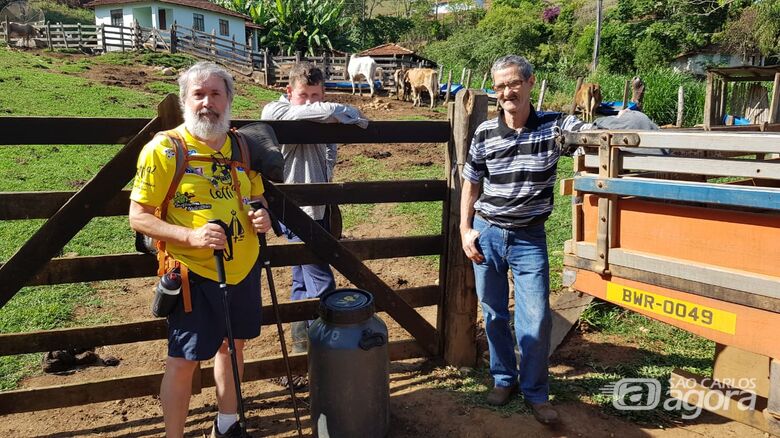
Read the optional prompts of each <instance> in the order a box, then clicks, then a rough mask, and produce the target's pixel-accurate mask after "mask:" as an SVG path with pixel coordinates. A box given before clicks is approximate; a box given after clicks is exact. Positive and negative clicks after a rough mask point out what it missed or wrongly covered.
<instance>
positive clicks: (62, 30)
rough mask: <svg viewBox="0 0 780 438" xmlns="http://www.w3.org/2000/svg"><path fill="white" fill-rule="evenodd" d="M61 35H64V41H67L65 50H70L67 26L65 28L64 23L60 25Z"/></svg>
mask: <svg viewBox="0 0 780 438" xmlns="http://www.w3.org/2000/svg"><path fill="white" fill-rule="evenodd" d="M60 33H61V34H62V40H63V41H65V48H66V49H69V47H68V34H66V33H65V26H63V24H62V23H60Z"/></svg>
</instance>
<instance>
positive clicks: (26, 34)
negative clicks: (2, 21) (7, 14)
mask: <svg viewBox="0 0 780 438" xmlns="http://www.w3.org/2000/svg"><path fill="white" fill-rule="evenodd" d="M8 36H9V37H10V38H21V39H23V40H24V45H25V46H27V47H29V46H30V40H31V39H32V38H34V37H37V36H40V37H44V36H45V34H44V33H43V30H38V29H36V28H35V26H33V25H32V24H22V23H15V22H13V21H12V22H9V23H8Z"/></svg>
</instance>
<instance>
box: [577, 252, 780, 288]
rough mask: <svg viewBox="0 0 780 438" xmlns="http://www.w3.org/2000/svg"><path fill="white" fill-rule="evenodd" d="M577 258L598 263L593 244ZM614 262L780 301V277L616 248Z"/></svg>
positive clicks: (612, 253)
mask: <svg viewBox="0 0 780 438" xmlns="http://www.w3.org/2000/svg"><path fill="white" fill-rule="evenodd" d="M576 247H577V249H576V251H577V255H578V256H580V257H583V258H586V259H590V260H594V261H596V260H597V257H596V247H595V246H594V245H593V244H590V243H586V242H579V243H577V244H576ZM611 255H613V256H614V258H612V259H611V260H612V261H613V262H614V263H615V264H616V265H619V266H623V267H626V268H633V269H641V270H643V271H647V272H654V273H657V274H664V275H670V276H674V277H679V278H684V279H686V280H691V281H695V282H699V283H709V284H712V285H714V286H720V287H724V288H728V289H733V290H738V291H742V292H745V293H750V294H756V295H762V296H765V297H769V298H775V299H778V300H780V289H779V288H778V286H780V276H768V275H756V274H750V273H749V272H745V271H739V270H734V269H724V268H723V267H721V266H718V265H712V264H705V263H699V262H695V261H692V260H687V259H682V258H674V257H668V256H658V255H655V254H649V253H645V252H638V251H631V250H627V249H623V248H613V249H612V250H611Z"/></svg>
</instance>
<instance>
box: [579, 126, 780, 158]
mask: <svg viewBox="0 0 780 438" xmlns="http://www.w3.org/2000/svg"><path fill="white" fill-rule="evenodd" d="M610 132H611V133H612V145H613V146H628V145H629V143H631V145H632V147H638V148H640V149H643V148H650V149H696V150H703V151H721V152H739V153H742V154H744V155H747V154H750V153H780V134H774V133H766V132H763V133H757V132H739V131H738V130H737V129H727V130H724V131H718V132H706V131H698V130H667V129H662V130H658V131H636V132H622V131H610ZM603 133H604V131H585V132H568V133H564V138H565V142H566V143H567V144H577V145H590V146H598V144H599V137H600V136H601V135H602V134H603ZM634 138H635V139H637V141H636V142H635V141H634V140H633V139H634ZM629 140H630V141H629ZM627 142H628V143H627ZM637 152H641V150H640V151H637Z"/></svg>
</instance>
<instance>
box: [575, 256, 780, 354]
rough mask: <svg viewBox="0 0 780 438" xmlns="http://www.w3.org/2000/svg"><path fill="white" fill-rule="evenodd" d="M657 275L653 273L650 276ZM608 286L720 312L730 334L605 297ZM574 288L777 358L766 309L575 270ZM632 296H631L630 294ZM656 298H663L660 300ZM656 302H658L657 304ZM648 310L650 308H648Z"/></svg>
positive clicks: (775, 318) (773, 322) (773, 319)
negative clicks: (728, 320) (730, 324)
mask: <svg viewBox="0 0 780 438" xmlns="http://www.w3.org/2000/svg"><path fill="white" fill-rule="evenodd" d="M654 275H657V274H654ZM608 283H612V284H614V285H615V286H616V287H620V288H630V289H633V290H639V291H643V292H649V293H651V294H655V295H656V300H654V302H658V303H659V304H660V303H661V301H664V300H665V301H668V302H672V303H674V302H682V303H684V306H685V308H693V306H698V308H709V309H714V310H716V311H719V312H721V314H722V315H724V317H725V316H726V315H729V316H730V317H731V318H733V321H734V325H733V327H732V328H733V329H734V332H733V334H732V333H729V332H728V331H725V330H721V329H718V328H716V327H710V326H704V325H701V324H694V323H692V322H689V320H680V319H678V318H675V317H674V316H672V315H671V314H666V313H662V312H660V309H662V307H660V306H659V305H656V306H654V307H653V306H650V305H649V304H648V301H644V304H642V303H640V304H636V303H634V302H633V301H632V302H631V303H628V302H625V301H624V300H623V298H622V296H620V297H616V298H614V299H613V298H610V297H608V296H607V285H608ZM573 287H574V289H576V290H578V291H581V292H585V293H588V294H591V295H593V296H595V297H596V298H600V299H602V300H605V301H609V302H612V303H614V304H617V305H619V306H622V307H626V308H627V309H630V310H631V311H634V312H637V313H641V314H643V315H645V316H647V317H649V318H653V319H657V320H659V321H661V322H664V323H667V324H670V325H673V326H675V327H679V328H681V329H682V330H686V331H689V332H691V333H693V334H696V335H699V336H702V337H705V338H707V339H710V340H712V341H715V342H717V343H720V344H724V345H731V346H734V347H738V348H741V349H743V350H747V351H752V352H754V353H758V354H762V355H764V356H769V357H776V356H778V355H780V346H779V345H778V342H777V338H776V337H775V336H774V333H777V331H778V330H780V313H774V312H768V311H766V310H761V309H756V308H751V307H746V306H742V305H739V304H734V303H730V302H726V301H722V300H719V299H712V298H708V297H705V296H702V295H700V294H698V295H697V294H691V293H687V292H683V291H680V290H677V289H669V288H664V287H659V286H655V285H652V284H648V283H645V282H640V281H635V280H630V279H628V278H623V277H618V276H617V275H616V274H615V273H613V274H612V275H611V276H607V277H604V276H601V275H599V274H597V273H595V272H591V271H586V270H582V269H580V270H577V272H576V280H575V282H574V285H573ZM632 295H633V294H632ZM658 297H663V300H661V299H660V298H658ZM658 300H660V301H658ZM650 307H653V308H652V309H651V308H650Z"/></svg>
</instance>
